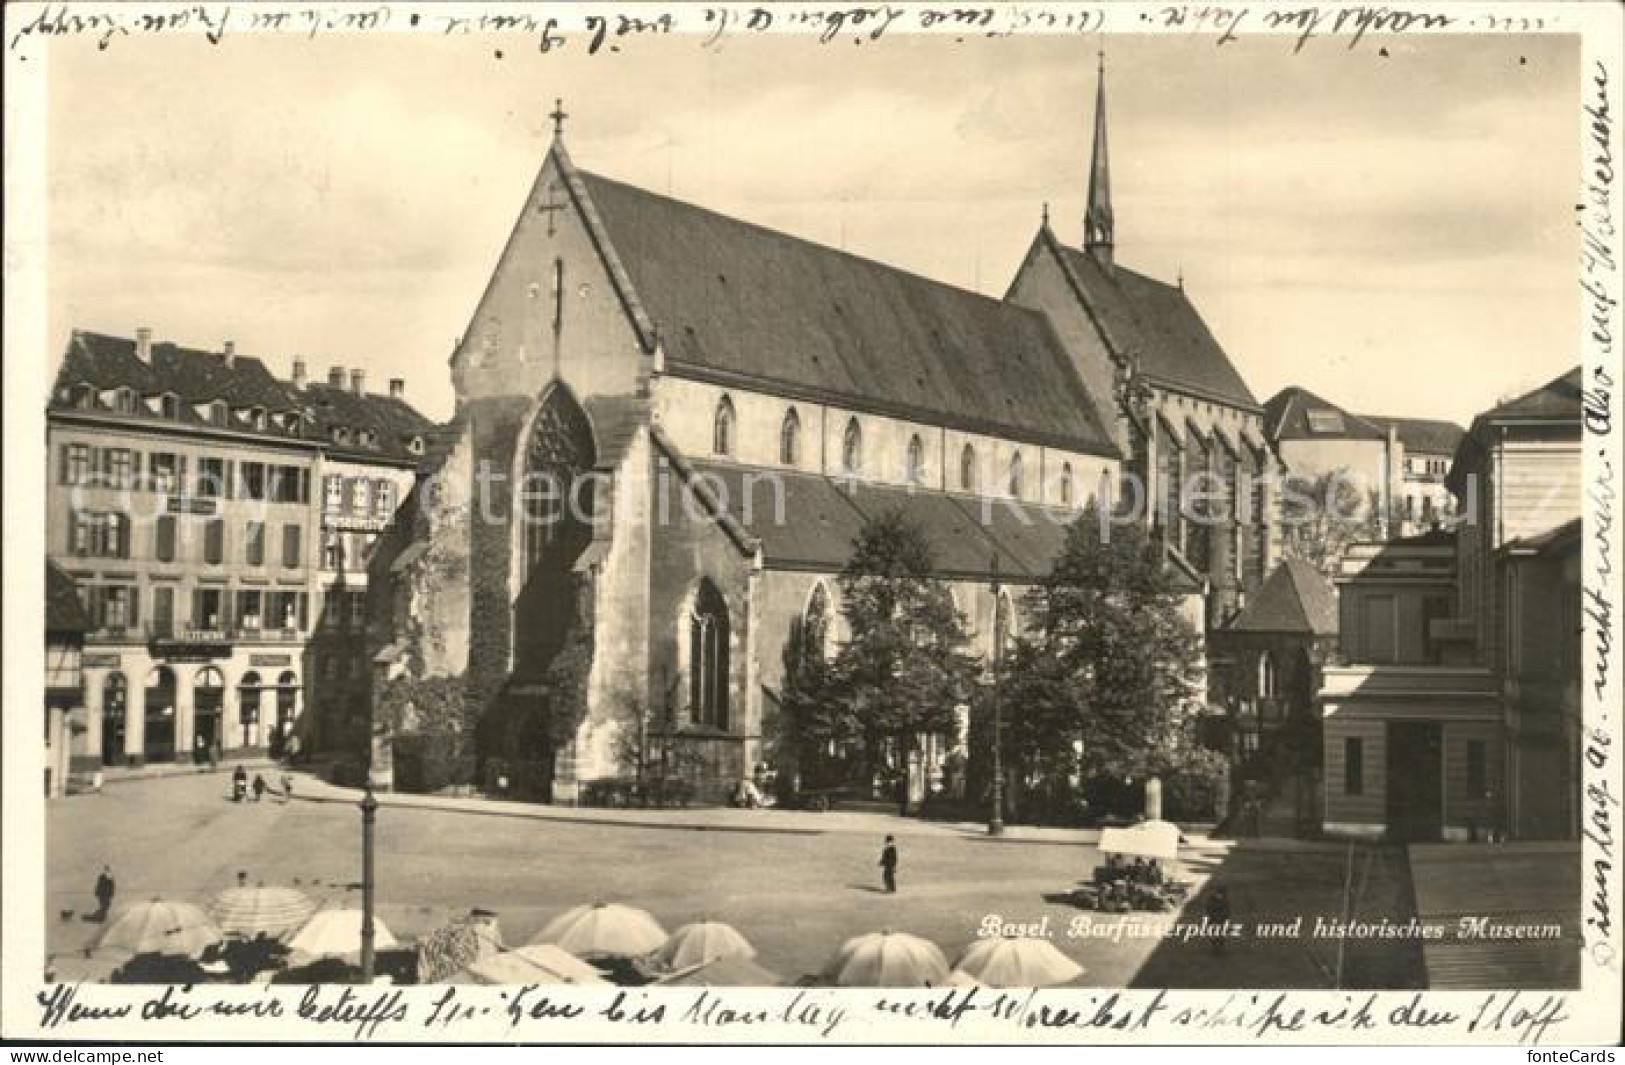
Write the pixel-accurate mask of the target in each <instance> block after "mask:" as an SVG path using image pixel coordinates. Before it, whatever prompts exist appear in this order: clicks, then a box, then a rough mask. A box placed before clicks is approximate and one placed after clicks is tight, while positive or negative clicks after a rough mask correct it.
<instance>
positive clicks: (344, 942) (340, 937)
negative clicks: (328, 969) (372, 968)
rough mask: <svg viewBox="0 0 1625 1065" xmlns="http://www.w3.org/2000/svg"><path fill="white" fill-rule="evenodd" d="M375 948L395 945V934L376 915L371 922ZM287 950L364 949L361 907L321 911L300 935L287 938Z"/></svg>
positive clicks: (339, 953)
mask: <svg viewBox="0 0 1625 1065" xmlns="http://www.w3.org/2000/svg"><path fill="white" fill-rule="evenodd" d="M372 928H373V940H372V945H373V949H374V950H389V949H390V948H392V947H394V946H395V937H394V936H392V935H390V934H389V929H387V928H385V927H384V923H383V922H382V921H380V920H378V919H376V918H374V919H373V922H372ZM288 949H289V950H291V951H293V952H294V953H295V954H306V955H312V956H314V957H326V956H330V955H337V956H342V955H345V954H359V953H360V952H361V911H360V910H318V911H316V913H315V914H313V915H312V916H311V918H310V920H309V921H307V922H306V923H305V927H303V928H301V929H300V930H299V934H298V935H296V936H294V937H293V938H292V939H290V940H288Z"/></svg>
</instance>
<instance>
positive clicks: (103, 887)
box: [91, 865, 116, 921]
mask: <svg viewBox="0 0 1625 1065" xmlns="http://www.w3.org/2000/svg"><path fill="white" fill-rule="evenodd" d="M115 888H116V885H115V884H114V883H113V870H112V868H111V867H110V866H106V865H104V866H102V871H101V875H99V876H97V877H96V912H95V913H94V914H92V915H91V920H93V921H105V920H107V911H109V910H111V909H112V908H113V892H114V890H115Z"/></svg>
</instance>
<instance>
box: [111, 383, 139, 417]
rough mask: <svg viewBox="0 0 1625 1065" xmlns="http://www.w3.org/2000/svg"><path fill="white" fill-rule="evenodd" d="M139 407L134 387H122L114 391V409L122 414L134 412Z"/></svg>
mask: <svg viewBox="0 0 1625 1065" xmlns="http://www.w3.org/2000/svg"><path fill="white" fill-rule="evenodd" d="M138 407H139V401H138V400H137V399H136V398H135V390H134V389H133V388H121V389H118V390H117V391H116V392H114V393H113V409H114V410H116V411H118V412H119V413H120V414H134V413H136V411H137V409H138Z"/></svg>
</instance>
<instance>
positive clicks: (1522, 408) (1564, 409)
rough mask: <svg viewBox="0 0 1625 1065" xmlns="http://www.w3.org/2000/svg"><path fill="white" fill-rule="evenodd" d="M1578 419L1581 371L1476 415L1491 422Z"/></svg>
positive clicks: (1576, 368) (1554, 379)
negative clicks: (1523, 419)
mask: <svg viewBox="0 0 1625 1065" xmlns="http://www.w3.org/2000/svg"><path fill="white" fill-rule="evenodd" d="M1579 416H1580V368H1579V367H1578V366H1576V367H1575V368H1574V369H1572V370H1570V371H1569V372H1568V373H1565V374H1563V375H1562V376H1560V377H1555V378H1553V379H1552V380H1550V381H1548V382H1546V383H1545V384H1543V385H1541V386H1540V387H1539V388H1537V389H1534V390H1532V391H1530V392H1525V393H1524V394H1523V395H1521V396H1519V397H1517V398H1516V399H1509V400H1507V401H1506V402H1505V403H1500V404H1497V405H1496V406H1494V407H1492V408H1490V409H1489V410H1487V411H1485V412H1484V413H1483V414H1481V415H1479V417H1481V418H1487V419H1490V420H1492V421H1509V420H1514V419H1518V418H1578V417H1579Z"/></svg>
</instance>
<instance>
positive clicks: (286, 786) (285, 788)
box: [282, 773, 293, 804]
mask: <svg viewBox="0 0 1625 1065" xmlns="http://www.w3.org/2000/svg"><path fill="white" fill-rule="evenodd" d="M282 801H283V803H284V804H286V803H290V802H292V801H293V777H291V776H289V775H288V774H286V773H283V774H282Z"/></svg>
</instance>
